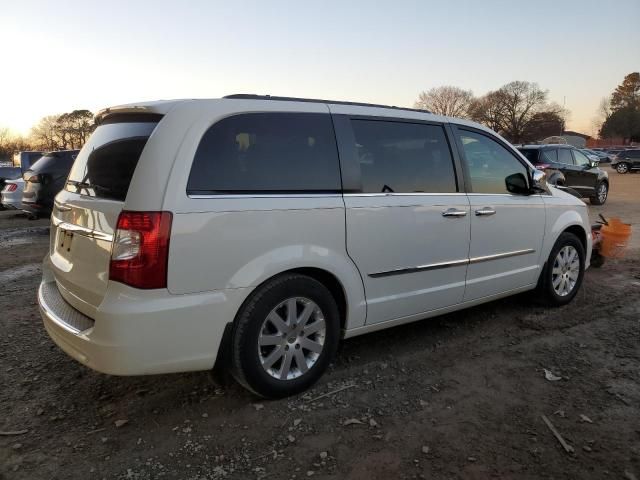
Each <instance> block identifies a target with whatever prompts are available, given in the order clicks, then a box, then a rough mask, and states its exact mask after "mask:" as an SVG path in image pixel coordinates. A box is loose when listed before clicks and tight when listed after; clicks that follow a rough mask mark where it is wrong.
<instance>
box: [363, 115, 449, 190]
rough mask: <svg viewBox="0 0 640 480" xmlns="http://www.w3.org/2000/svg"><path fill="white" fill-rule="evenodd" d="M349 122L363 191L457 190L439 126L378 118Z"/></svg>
mask: <svg viewBox="0 0 640 480" xmlns="http://www.w3.org/2000/svg"><path fill="white" fill-rule="evenodd" d="M351 123H352V126H353V132H354V135H355V141H356V154H357V159H358V163H359V166H360V173H361V178H362V191H363V192H364V193H384V192H388V193H391V192H395V193H414V192H415V193H450V192H456V191H457V188H456V178H455V170H454V167H453V159H452V157H451V151H450V149H449V144H448V142H447V138H446V136H445V133H444V130H443V128H442V127H441V126H438V125H428V124H421V123H405V122H392V121H380V120H352V122H351Z"/></svg>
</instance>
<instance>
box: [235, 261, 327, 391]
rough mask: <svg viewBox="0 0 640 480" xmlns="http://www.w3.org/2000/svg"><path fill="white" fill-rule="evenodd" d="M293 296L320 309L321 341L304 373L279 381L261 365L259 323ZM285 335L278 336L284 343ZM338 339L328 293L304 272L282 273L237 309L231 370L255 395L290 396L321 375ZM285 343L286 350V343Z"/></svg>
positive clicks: (306, 387) (308, 385) (258, 289)
mask: <svg viewBox="0 0 640 480" xmlns="http://www.w3.org/2000/svg"><path fill="white" fill-rule="evenodd" d="M296 297H298V298H300V297H301V298H305V299H308V300H311V301H312V302H314V303H315V304H316V305H317V307H318V308H319V309H320V312H321V315H322V317H323V318H324V321H325V331H324V339H323V341H324V344H323V347H322V351H321V352H320V353H319V356H318V357H317V359H315V360H314V361H315V363H313V365H312V366H311V367H308V370H307V371H306V372H305V373H300V372H301V370H299V369H298V374H299V375H300V376H298V377H297V378H291V379H285V380H281V379H277V378H274V377H273V376H272V375H271V374H269V373H268V372H267V370H265V368H263V366H262V361H261V359H260V348H259V347H258V341H259V338H260V334H261V331H262V329H263V328H264V325H263V322H265V320H266V319H267V316H268V315H269V314H270V313H271V312H272V310H273V309H274V308H276V307H277V306H278V305H280V304H282V303H283V302H284V301H286V300H287V299H290V298H296ZM276 335H277V334H274V336H276ZM287 335H289V334H286V335H283V336H282V338H283V343H284V344H286V339H285V338H284V337H285V336H287ZM301 335H302V334H301ZM294 336H295V334H294ZM339 340H340V314H339V312H338V306H337V304H336V301H335V299H334V297H333V296H332V295H331V292H330V291H329V290H328V289H327V288H326V287H325V286H324V285H323V284H322V283H320V282H318V281H317V280H315V279H313V278H311V277H307V276H306V275H300V274H284V275H281V276H279V277H276V278H274V279H272V280H270V281H268V282H266V283H265V284H263V285H261V286H260V287H258V288H257V289H256V291H255V292H253V293H252V294H251V296H250V297H249V298H248V299H247V300H246V301H245V303H244V305H243V306H242V308H241V309H240V311H239V312H238V315H237V317H236V321H235V324H234V330H233V336H232V352H231V373H232V374H233V376H234V377H235V379H236V380H237V381H238V382H239V383H240V384H241V385H243V386H244V387H245V388H247V389H249V390H250V391H252V392H254V393H255V394H257V395H259V396H262V397H266V398H282V397H286V396H289V395H294V394H296V393H300V392H302V391H304V390H306V389H308V388H309V387H310V386H311V385H313V384H314V383H315V382H316V381H317V380H318V379H319V378H320V377H321V376H322V374H323V373H324V371H325V370H326V369H327V367H328V366H329V363H330V362H331V360H332V359H333V358H334V356H335V354H336V351H337V349H338V343H339ZM285 346H286V348H287V350H288V349H289V345H288V344H287V345H285ZM273 348H274V350H275V349H276V348H277V347H275V346H274V347H273ZM283 348H285V347H283ZM296 348H298V346H297V345H296ZM301 351H302V350H301ZM293 353H295V352H293ZM307 354H308V352H307ZM282 362H284V357H282ZM292 362H293V361H292ZM296 363H297V360H296ZM276 364H277V362H276ZM280 365H281V367H282V364H280Z"/></svg>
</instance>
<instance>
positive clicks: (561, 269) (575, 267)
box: [551, 245, 580, 297]
mask: <svg viewBox="0 0 640 480" xmlns="http://www.w3.org/2000/svg"><path fill="white" fill-rule="evenodd" d="M579 275H580V256H579V255H578V251H577V250H576V249H575V248H574V247H573V246H571V245H566V246H564V247H562V248H561V249H560V251H559V252H558V254H557V255H556V258H555V260H554V261H553V269H552V270H551V284H552V285H553V290H554V291H555V292H556V294H557V295H559V296H561V297H565V296H567V295H569V294H570V293H571V292H572V291H573V289H574V288H575V286H576V283H577V282H578V276H579Z"/></svg>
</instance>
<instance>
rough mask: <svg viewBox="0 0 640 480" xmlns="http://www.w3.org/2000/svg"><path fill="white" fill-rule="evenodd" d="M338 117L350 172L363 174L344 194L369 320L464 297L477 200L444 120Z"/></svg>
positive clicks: (386, 318) (349, 246)
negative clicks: (466, 189)
mask: <svg viewBox="0 0 640 480" xmlns="http://www.w3.org/2000/svg"><path fill="white" fill-rule="evenodd" d="M331 108H332V110H333V109H334V108H337V107H334V106H331ZM334 118H335V119H336V122H335V124H336V133H337V135H338V137H339V144H340V156H341V162H342V164H343V173H344V175H345V176H351V177H352V178H357V182H358V186H357V188H354V189H352V191H351V192H349V191H348V190H349V189H347V192H346V193H345V195H344V202H345V206H346V209H345V215H346V225H347V238H346V242H347V251H348V252H349V255H350V256H351V258H352V259H353V261H354V262H355V264H356V265H357V267H358V269H359V270H360V273H361V275H362V279H363V283H364V287H365V293H366V299H367V323H368V324H371V323H378V322H384V321H389V320H396V319H401V318H408V317H411V316H416V315H420V314H423V313H425V312H429V311H433V310H437V309H440V308H445V307H449V306H451V305H455V304H458V303H460V302H462V298H463V296H464V284H465V276H466V272H467V263H468V262H467V255H468V252H469V228H470V215H469V201H468V199H467V196H466V195H465V194H464V193H462V192H460V191H458V180H459V179H458V178H457V177H456V170H455V168H454V161H453V158H452V152H451V149H450V146H449V143H448V139H447V136H446V133H445V129H444V127H443V125H441V124H433V123H431V124H430V123H419V122H418V121H415V122H408V121H401V120H391V119H384V118H382V119H381V118H380V117H348V116H342V115H340V116H335V117H334ZM460 180H461V179H460Z"/></svg>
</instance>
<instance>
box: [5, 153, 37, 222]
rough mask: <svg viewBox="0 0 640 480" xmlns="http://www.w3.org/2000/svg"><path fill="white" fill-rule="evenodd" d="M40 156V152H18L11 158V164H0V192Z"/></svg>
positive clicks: (19, 176) (20, 175)
mask: <svg viewBox="0 0 640 480" xmlns="http://www.w3.org/2000/svg"><path fill="white" fill-rule="evenodd" d="M41 156H42V152H37V151H28V152H27V151H25V152H18V153H16V154H15V155H14V156H13V158H12V161H11V163H6V164H0V192H2V191H3V190H4V185H5V182H6V181H7V180H16V179H18V178H21V177H22V174H23V173H24V172H25V171H27V170H28V169H29V167H30V166H31V165H32V164H33V163H34V162H35V161H36V160H38V159H39V158H40V157H41ZM0 205H1V204H0ZM1 208H2V207H0V209H1Z"/></svg>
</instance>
